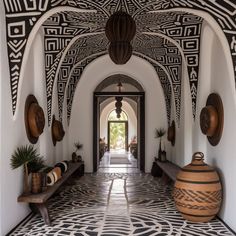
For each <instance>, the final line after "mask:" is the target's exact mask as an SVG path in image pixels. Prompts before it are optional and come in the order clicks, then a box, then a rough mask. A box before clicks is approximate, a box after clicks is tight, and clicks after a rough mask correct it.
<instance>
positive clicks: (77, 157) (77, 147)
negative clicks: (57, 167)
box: [72, 142, 83, 162]
mask: <svg viewBox="0 0 236 236" xmlns="http://www.w3.org/2000/svg"><path fill="white" fill-rule="evenodd" d="M74 147H75V151H74V152H73V153H72V162H78V161H82V157H81V156H80V155H77V152H78V151H79V150H80V149H82V148H83V144H81V143H80V142H76V143H74Z"/></svg>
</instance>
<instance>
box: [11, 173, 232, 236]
mask: <svg viewBox="0 0 236 236" xmlns="http://www.w3.org/2000/svg"><path fill="white" fill-rule="evenodd" d="M171 189H172V188H171V186H168V185H164V184H162V182H161V181H160V180H159V179H157V178H153V177H152V176H150V175H149V174H138V173H130V174H124V173H123V174H122V173H120V174H114V173H113V174H112V173H97V174H86V175H85V176H83V177H81V178H79V179H76V180H74V181H73V183H71V184H70V185H67V186H66V187H64V188H63V189H62V190H61V192H60V193H59V194H58V195H56V196H55V197H53V198H52V199H51V200H50V202H49V212H50V215H51V218H52V226H46V225H45V224H44V222H43V220H42V218H41V217H40V216H39V215H31V216H29V217H28V219H26V220H25V221H24V222H23V223H22V224H21V225H20V226H19V227H18V228H17V229H16V230H15V231H14V232H12V233H11V234H10V235H15V236H23V235H29V236H33V235H38V236H43V235H47V236H53V235H58V236H61V235H76V236H80V235H81V236H83V235H89V236H96V235H98V236H99V235H104V236H120V235H136V236H141V235H142V236H148V235H150V236H154V235H160V236H167V235H168V236H188V235H193V236H201V235H204V236H207V235H209V236H213V235H214V236H215V235H219V236H227V235H233V233H231V232H230V231H229V230H228V229H227V228H226V227H225V226H224V224H223V223H222V222H221V221H219V220H218V219H214V220H212V221H211V222H209V223H190V222H187V221H185V220H184V219H183V218H182V217H181V215H180V214H179V213H178V212H177V211H176V209H175V206H174V202H173V199H172V197H171Z"/></svg>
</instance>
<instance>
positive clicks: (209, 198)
mask: <svg viewBox="0 0 236 236" xmlns="http://www.w3.org/2000/svg"><path fill="white" fill-rule="evenodd" d="M203 160H204V155H203V153H201V152H196V153H194V154H193V159H192V162H191V164H189V165H187V166H185V167H184V168H182V170H181V171H180V172H179V173H178V175H177V179H176V182H175V186H174V191H173V197H174V200H175V205H176V208H177V209H178V210H179V211H180V213H181V214H182V216H183V217H184V218H185V219H186V220H189V221H193V222H208V221H210V220H211V219H213V218H214V217H215V215H216V214H217V213H218V211H219V210H220V206H221V201H222V188H221V183H220V179H219V176H218V174H217V172H216V171H215V170H214V169H213V168H212V167H210V166H208V165H207V164H205V163H204V162H203Z"/></svg>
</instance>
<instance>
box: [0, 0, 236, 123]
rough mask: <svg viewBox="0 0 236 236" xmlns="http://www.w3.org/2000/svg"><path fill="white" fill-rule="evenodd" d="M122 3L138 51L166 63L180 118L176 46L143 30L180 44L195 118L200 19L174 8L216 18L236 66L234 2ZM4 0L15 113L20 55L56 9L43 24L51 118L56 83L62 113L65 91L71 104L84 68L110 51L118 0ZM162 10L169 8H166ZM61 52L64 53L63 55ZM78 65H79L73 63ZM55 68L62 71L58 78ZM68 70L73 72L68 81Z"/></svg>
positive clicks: (162, 0) (131, 0)
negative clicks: (110, 25) (109, 29)
mask: <svg viewBox="0 0 236 236" xmlns="http://www.w3.org/2000/svg"><path fill="white" fill-rule="evenodd" d="M123 2H124V3H123V10H125V11H127V12H128V13H129V14H131V15H132V16H133V17H134V18H135V21H136V24H137V34H136V37H135V39H134V40H133V48H134V50H135V51H136V52H137V53H141V54H143V55H145V56H147V57H149V58H151V59H152V60H154V61H155V62H157V63H159V64H160V65H162V66H163V67H164V68H165V70H166V71H167V72H168V74H169V76H170V78H171V81H170V82H171V86H172V87H173V90H174V100H175V103H176V116H177V117H179V115H180V100H181V90H180V88H181V77H182V71H181V66H182V57H181V55H180V52H179V50H178V48H177V47H176V46H175V45H174V44H173V43H171V42H170V41H168V40H167V39H163V38H160V37H158V36H157V35H145V34H143V32H149V33H159V34H163V35H166V36H168V37H170V38H172V39H173V40H175V41H176V42H177V43H178V44H179V45H180V47H181V48H182V51H183V53H184V57H185V60H186V62H187V70H188V74H189V84H190V90H191V95H192V104H193V117H194V116H195V105H196V99H197V82H198V65H199V54H200V36H201V24H202V18H201V17H199V16H196V15H193V14H190V13H186V12H181V11H176V8H177V9H178V8H181V9H185V8H186V10H187V9H196V10H203V11H205V12H207V13H209V14H210V15H211V16H213V17H214V18H215V20H216V21H217V22H218V24H219V25H220V26H221V28H222V30H223V32H224V33H225V35H226V37H227V39H228V42H229V47H230V49H231V52H232V59H233V62H234V66H235V70H236V30H235V29H236V23H235V16H236V4H235V3H233V1H207V2H206V1H201V0H196V1H188V0H179V1H174V0H158V1H157V0H156V1H154V0H146V1H143V0H127V1H123ZM4 3H5V10H6V23H7V27H6V29H7V39H8V54H9V64H10V76H11V78H10V79H11V81H10V82H11V91H12V109H13V114H14V113H15V109H16V104H17V94H18V84H19V77H20V72H21V65H22V59H23V58H24V53H25V48H26V45H27V43H28V39H29V35H30V33H31V31H32V30H33V29H34V26H35V25H36V23H37V22H38V21H39V20H40V19H42V16H43V15H45V14H46V13H47V12H48V11H50V10H52V9H55V11H58V12H57V13H56V14H54V15H52V16H51V17H49V18H48V19H47V20H46V21H45V22H44V24H43V29H44V32H45V60H46V63H45V64H46V68H45V70H46V85H47V102H48V103H47V104H48V119H49V121H50V118H51V104H52V93H53V87H55V86H56V87H57V92H58V101H59V108H58V109H59V111H60V114H62V109H63V107H62V105H63V100H64V97H65V94H67V95H66V99H67V105H68V107H70V104H71V103H72V101H73V94H74V91H75V88H76V85H77V83H78V80H79V78H80V76H81V74H82V72H83V69H84V68H85V67H86V65H87V64H88V63H90V62H91V61H92V60H94V59H95V58H97V56H98V55H100V54H101V53H102V52H104V51H106V50H107V45H108V41H107V40H106V37H105V34H104V33H103V31H104V26H105V23H106V21H107V19H108V18H109V16H110V15H111V14H112V13H113V12H114V11H117V10H118V9H119V8H120V1H119V0H51V1H49V0H44V1H37V0H25V1H24V2H23V1H21V0H14V1H13V0H4ZM66 6H67V7H72V8H75V9H84V10H96V12H90V13H88V12H84V13H83V12H75V11H63V9H64V8H62V7H66ZM172 9H175V11H171V10H172ZM162 10H168V11H165V12H163V11H162ZM158 11H160V12H158ZM88 33H94V34H95V35H90V36H88V35H87V36H84V37H80V38H79V39H78V40H75V42H74V43H73V44H71V47H70V48H69V50H68V51H67V52H66V53H64V52H65V50H66V48H67V46H68V45H69V44H70V42H71V41H72V40H73V38H74V37H76V36H78V35H84V34H88ZM96 33H98V35H96ZM99 53H100V54H99ZM63 54H65V55H64V57H63ZM144 58H145V57H144ZM62 59H63V60H62ZM145 59H146V58H145ZM154 64H155V63H154ZM59 65H60V67H59ZM75 65H78V66H77V67H76V68H75ZM155 69H156V71H157V73H158V74H159V78H164V77H163V75H164V73H163V69H161V70H160V68H157V67H155ZM72 70H73V71H72ZM57 71H58V76H57V78H55V76H56V74H57V73H56V72H57ZM69 75H71V76H70V79H69V81H67V80H68V77H69ZM55 81H57V85H55ZM161 81H162V86H163V88H164V87H165V86H167V87H168V86H169V85H167V84H165V83H164V82H163V81H164V79H161ZM66 88H67V89H66ZM167 91H169V88H166V91H164V94H165V96H167V95H166V94H167ZM168 96H170V95H168ZM168 99H170V98H168ZM166 101H167V99H166ZM69 109H70V108H69Z"/></svg>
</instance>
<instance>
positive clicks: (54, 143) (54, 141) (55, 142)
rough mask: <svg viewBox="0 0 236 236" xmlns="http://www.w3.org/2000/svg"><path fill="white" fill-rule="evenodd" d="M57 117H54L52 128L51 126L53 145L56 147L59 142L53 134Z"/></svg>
mask: <svg viewBox="0 0 236 236" xmlns="http://www.w3.org/2000/svg"><path fill="white" fill-rule="evenodd" d="M55 120H56V119H55V115H53V116H52V126H51V133H52V143H53V145H54V146H56V144H57V140H56V139H55V135H54V133H53V126H54V125H55Z"/></svg>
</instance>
